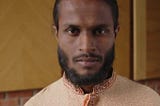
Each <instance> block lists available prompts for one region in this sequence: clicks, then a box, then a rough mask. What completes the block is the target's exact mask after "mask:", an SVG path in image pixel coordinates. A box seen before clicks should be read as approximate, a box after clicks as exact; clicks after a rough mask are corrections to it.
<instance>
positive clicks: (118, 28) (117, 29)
mask: <svg viewBox="0 0 160 106" xmlns="http://www.w3.org/2000/svg"><path fill="white" fill-rule="evenodd" d="M119 30H120V26H119V24H118V25H117V27H116V29H115V38H116V37H117V35H118V32H119Z"/></svg>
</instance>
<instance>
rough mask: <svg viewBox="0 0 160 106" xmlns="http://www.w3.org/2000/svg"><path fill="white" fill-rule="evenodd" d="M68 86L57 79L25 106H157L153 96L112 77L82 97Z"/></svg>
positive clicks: (158, 98)
mask: <svg viewBox="0 0 160 106" xmlns="http://www.w3.org/2000/svg"><path fill="white" fill-rule="evenodd" d="M66 84H67V86H66ZM70 84H71V83H68V82H66V79H65V78H61V79H59V80H58V81H56V82H54V83H53V84H51V85H49V86H48V87H46V88H44V89H43V90H42V91H40V92H39V93H38V94H37V95H35V96H34V97H32V98H31V99H30V100H29V101H28V102H27V103H26V104H25V106H160V96H159V95H158V94H157V93H156V92H154V91H153V90H151V89H150V88H148V87H146V86H143V85H140V84H137V83H135V82H133V81H130V80H128V79H126V78H124V77H122V76H119V75H118V76H117V77H116V75H115V74H113V76H112V78H110V79H109V80H106V81H105V82H103V83H101V84H99V85H97V86H95V90H93V92H92V93H91V94H84V93H83V91H82V90H81V89H80V88H78V89H77V88H76V89H75V88H74V87H73V85H70ZM106 84H107V86H106ZM97 88H98V89H97Z"/></svg>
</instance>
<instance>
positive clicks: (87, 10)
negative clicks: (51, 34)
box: [57, 0, 115, 77]
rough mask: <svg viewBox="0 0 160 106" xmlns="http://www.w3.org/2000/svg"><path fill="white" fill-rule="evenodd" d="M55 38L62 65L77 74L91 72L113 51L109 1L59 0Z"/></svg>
mask: <svg viewBox="0 0 160 106" xmlns="http://www.w3.org/2000/svg"><path fill="white" fill-rule="evenodd" d="M57 39H58V45H59V52H58V53H59V56H61V57H60V58H63V59H64V61H65V63H64V64H63V65H66V66H67V68H68V69H70V71H74V73H76V74H77V75H79V76H82V77H83V76H94V75H95V74H97V73H98V72H99V71H101V70H102V67H104V65H105V62H106V60H107V58H110V57H109V56H111V55H113V54H114V50H113V49H114V41H115V32H114V22H113V17H112V11H111V9H110V7H109V5H107V4H106V3H104V2H103V1H99V0H62V2H61V3H60V8H59V29H58V30H57ZM112 57H113V56H112ZM112 57H111V58H112ZM112 62H113V61H111V63H108V64H109V65H112ZM61 66H62V64H61ZM62 69H64V67H63V66H62ZM64 70H65V69H64ZM66 70H67V69H66ZM106 71H107V70H106Z"/></svg>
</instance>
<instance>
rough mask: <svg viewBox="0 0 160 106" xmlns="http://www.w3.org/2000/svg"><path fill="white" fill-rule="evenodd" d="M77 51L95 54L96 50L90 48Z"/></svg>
mask: <svg viewBox="0 0 160 106" xmlns="http://www.w3.org/2000/svg"><path fill="white" fill-rule="evenodd" d="M79 51H83V52H95V51H96V48H94V47H90V48H80V49H79Z"/></svg>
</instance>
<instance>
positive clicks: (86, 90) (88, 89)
mask: <svg viewBox="0 0 160 106" xmlns="http://www.w3.org/2000/svg"><path fill="white" fill-rule="evenodd" d="M93 87H94V85H87V86H81V89H82V90H83V92H84V93H85V94H86V93H92V92H93Z"/></svg>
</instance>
